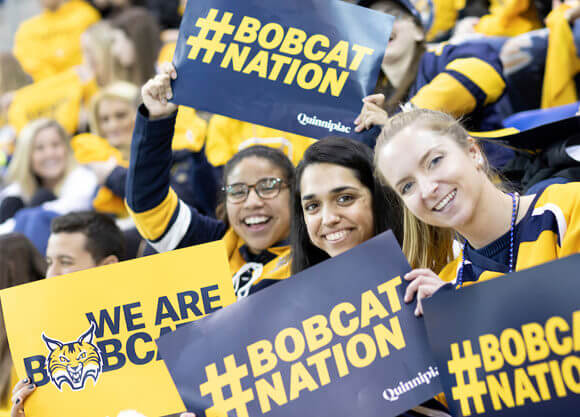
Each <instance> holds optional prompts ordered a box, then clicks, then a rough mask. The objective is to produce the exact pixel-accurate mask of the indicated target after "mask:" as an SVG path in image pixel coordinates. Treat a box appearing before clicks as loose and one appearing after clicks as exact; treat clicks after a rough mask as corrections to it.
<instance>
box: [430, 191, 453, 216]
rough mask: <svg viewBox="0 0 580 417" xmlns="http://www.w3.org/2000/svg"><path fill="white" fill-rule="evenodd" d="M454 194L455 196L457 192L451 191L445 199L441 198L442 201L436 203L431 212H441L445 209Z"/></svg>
mask: <svg viewBox="0 0 580 417" xmlns="http://www.w3.org/2000/svg"><path fill="white" fill-rule="evenodd" d="M456 194H457V190H453V191H451V192H450V193H449V194H447V195H446V196H445V197H443V199H442V200H441V201H440V202H439V203H437V205H436V206H435V207H433V208H432V210H433V211H441V210H443V209H444V208H445V207H447V204H449V203H450V202H451V200H453V199H454V198H455V195H456Z"/></svg>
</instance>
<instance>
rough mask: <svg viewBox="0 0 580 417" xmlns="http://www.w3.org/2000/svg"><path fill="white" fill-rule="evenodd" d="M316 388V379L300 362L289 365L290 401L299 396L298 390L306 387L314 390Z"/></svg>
mask: <svg viewBox="0 0 580 417" xmlns="http://www.w3.org/2000/svg"><path fill="white" fill-rule="evenodd" d="M317 388H318V385H316V381H315V380H314V378H312V376H311V375H310V374H309V373H308V370H307V369H306V368H305V367H304V365H303V364H302V362H296V363H293V364H292V366H291V367H290V401H292V400H295V399H296V398H298V397H299V396H300V391H302V390H304V389H308V391H311V392H312V391H314V390H315V389H317Z"/></svg>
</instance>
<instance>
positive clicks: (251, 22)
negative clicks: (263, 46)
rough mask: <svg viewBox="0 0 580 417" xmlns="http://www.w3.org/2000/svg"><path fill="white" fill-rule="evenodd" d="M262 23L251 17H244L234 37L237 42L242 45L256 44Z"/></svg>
mask: <svg viewBox="0 0 580 417" xmlns="http://www.w3.org/2000/svg"><path fill="white" fill-rule="evenodd" d="M261 26H262V23H261V22H260V21H259V20H258V19H256V18H254V17H249V16H244V18H243V19H242V21H241V22H240V25H239V26H238V30H236V34H235V35H234V41H235V42H242V43H254V42H256V39H257V38H258V30H260V27H261Z"/></svg>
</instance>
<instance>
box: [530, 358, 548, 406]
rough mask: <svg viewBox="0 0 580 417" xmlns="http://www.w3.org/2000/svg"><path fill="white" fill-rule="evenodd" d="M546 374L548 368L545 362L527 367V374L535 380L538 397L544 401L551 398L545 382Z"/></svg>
mask: <svg viewBox="0 0 580 417" xmlns="http://www.w3.org/2000/svg"><path fill="white" fill-rule="evenodd" d="M548 372H550V368H549V367H548V364H547V363H546V362H543V363H538V364H536V365H531V366H528V374H530V375H531V376H533V377H534V378H535V379H536V385H537V386H538V390H539V391H540V396H541V397H542V400H544V401H546V400H549V399H550V398H552V396H551V395H550V388H548V381H547V380H546V374H547V373H548Z"/></svg>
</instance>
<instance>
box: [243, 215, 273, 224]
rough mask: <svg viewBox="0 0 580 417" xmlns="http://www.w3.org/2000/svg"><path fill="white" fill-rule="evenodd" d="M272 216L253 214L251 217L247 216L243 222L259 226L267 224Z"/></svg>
mask: <svg viewBox="0 0 580 417" xmlns="http://www.w3.org/2000/svg"><path fill="white" fill-rule="evenodd" d="M270 219H271V217H268V216H251V217H246V218H245V219H244V220H243V223H244V224H245V225H246V226H257V225H263V224H266V223H268V222H269V221H270Z"/></svg>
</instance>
